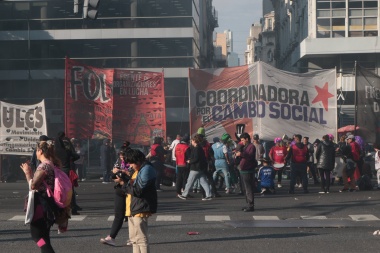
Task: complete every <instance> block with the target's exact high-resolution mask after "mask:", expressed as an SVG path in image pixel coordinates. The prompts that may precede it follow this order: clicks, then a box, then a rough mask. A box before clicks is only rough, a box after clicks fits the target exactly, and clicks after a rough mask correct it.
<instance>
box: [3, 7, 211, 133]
mask: <svg viewBox="0 0 380 253" xmlns="http://www.w3.org/2000/svg"><path fill="white" fill-rule="evenodd" d="M79 2H82V1H79ZM73 9H74V0H41V1H2V2H0V85H1V91H2V92H1V95H0V100H3V101H7V102H11V103H16V104H29V103H30V104H31V103H35V102H36V101H40V100H41V99H45V101H46V108H47V119H48V133H49V134H52V135H53V134H55V132H56V131H57V130H62V128H63V120H64V117H63V116H64V110H63V108H64V68H65V66H64V64H65V61H64V59H65V57H66V56H68V57H70V58H72V59H75V60H77V61H80V62H83V63H84V64H87V65H91V66H94V67H99V68H127V69H139V70H144V71H155V72H161V71H162V69H163V70H164V73H165V95H166V107H167V111H166V115H167V133H168V134H169V135H172V137H174V136H175V135H176V134H177V133H180V132H181V133H182V134H183V133H186V132H189V98H188V68H209V67H212V66H213V55H214V52H213V31H214V28H215V27H217V17H216V12H215V10H214V8H213V7H212V0H195V1H194V0H167V1H161V0H107V1H106V0H100V7H99V8H98V18H97V19H96V20H90V19H83V18H82V6H79V8H78V13H74V11H73Z"/></svg>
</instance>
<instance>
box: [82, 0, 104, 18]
mask: <svg viewBox="0 0 380 253" xmlns="http://www.w3.org/2000/svg"><path fill="white" fill-rule="evenodd" d="M99 2H100V0H84V2H83V18H87V17H88V18H90V19H93V20H94V19H96V18H97V17H98V10H97V9H98V7H99Z"/></svg>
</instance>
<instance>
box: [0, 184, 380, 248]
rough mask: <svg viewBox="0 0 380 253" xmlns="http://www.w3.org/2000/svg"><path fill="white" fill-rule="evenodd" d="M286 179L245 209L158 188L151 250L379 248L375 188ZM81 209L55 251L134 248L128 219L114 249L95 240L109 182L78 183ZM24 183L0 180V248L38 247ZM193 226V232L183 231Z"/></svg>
mask: <svg viewBox="0 0 380 253" xmlns="http://www.w3.org/2000/svg"><path fill="white" fill-rule="evenodd" d="M287 183H288V181H285V184H284V187H283V188H281V189H279V190H278V191H277V193H276V194H275V195H271V196H260V195H257V196H256V199H255V211H254V212H251V213H245V212H242V211H241V208H242V207H243V206H244V205H245V200H244V198H243V197H242V196H239V195H237V194H230V195H225V194H223V192H221V194H222V195H223V196H222V197H221V198H216V199H213V200H211V201H201V195H200V194H198V193H197V194H193V195H194V198H193V199H188V200H181V199H178V198H176V197H175V191H174V187H164V189H165V191H164V192H159V193H158V196H159V209H158V213H157V214H155V215H154V216H152V217H151V218H150V221H149V239H150V244H151V252H152V253H154V252H173V253H175V252H181V253H186V252H191V253H197V252H232V253H233V252H380V235H378V236H375V235H373V232H374V231H376V230H378V229H380V206H379V204H380V191H378V190H373V191H366V192H364V191H362V192H352V193H339V192H338V190H339V189H340V188H341V186H333V187H332V188H331V193H330V194H319V193H318V190H319V187H318V186H314V185H310V187H309V189H310V193H309V194H303V193H302V190H301V189H300V190H298V191H297V190H296V194H294V195H289V194H288V193H287V190H288V184H287ZM77 192H78V197H77V198H78V204H79V205H80V206H81V207H82V208H83V211H81V215H79V216H73V219H72V220H71V221H70V224H69V231H68V232H67V233H65V234H61V235H58V234H57V230H56V227H53V229H52V244H53V246H54V248H55V250H56V252H91V253H95V252H132V248H131V247H128V246H124V244H125V242H126V240H127V236H128V228H127V224H125V225H124V227H123V229H122V230H121V231H120V233H119V236H118V237H117V239H116V243H117V245H118V247H110V246H106V245H102V244H100V243H99V239H100V238H101V237H105V236H106V235H107V234H108V233H109V230H110V227H111V223H112V215H113V186H112V184H102V183H101V182H100V180H90V181H86V182H82V183H81V184H80V187H79V188H77ZM26 193H27V184H26V181H19V182H17V183H0V235H1V237H0V252H39V249H38V248H37V247H36V246H35V244H34V243H33V241H32V240H31V239H30V234H29V227H28V226H25V225H24V222H23V221H22V219H23V216H24V213H23V211H22V209H23V202H24V196H25V195H26ZM188 232H198V233H199V234H198V235H188Z"/></svg>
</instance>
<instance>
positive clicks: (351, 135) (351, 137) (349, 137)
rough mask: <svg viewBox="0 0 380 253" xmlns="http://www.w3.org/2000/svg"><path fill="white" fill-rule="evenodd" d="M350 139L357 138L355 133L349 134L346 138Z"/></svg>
mask: <svg viewBox="0 0 380 253" xmlns="http://www.w3.org/2000/svg"><path fill="white" fill-rule="evenodd" d="M348 139H355V136H354V135H353V134H350V135H349V136H347V138H346V140H348Z"/></svg>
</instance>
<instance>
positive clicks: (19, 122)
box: [0, 100, 47, 155]
mask: <svg viewBox="0 0 380 253" xmlns="http://www.w3.org/2000/svg"><path fill="white" fill-rule="evenodd" d="M41 135H47V130H46V113H45V102H44V100H42V101H41V102H40V103H38V104H34V105H16V104H10V103H6V102H2V101H0V154H3V155H32V152H33V148H35V147H36V142H37V141H38V140H39V137H40V136H41Z"/></svg>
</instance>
